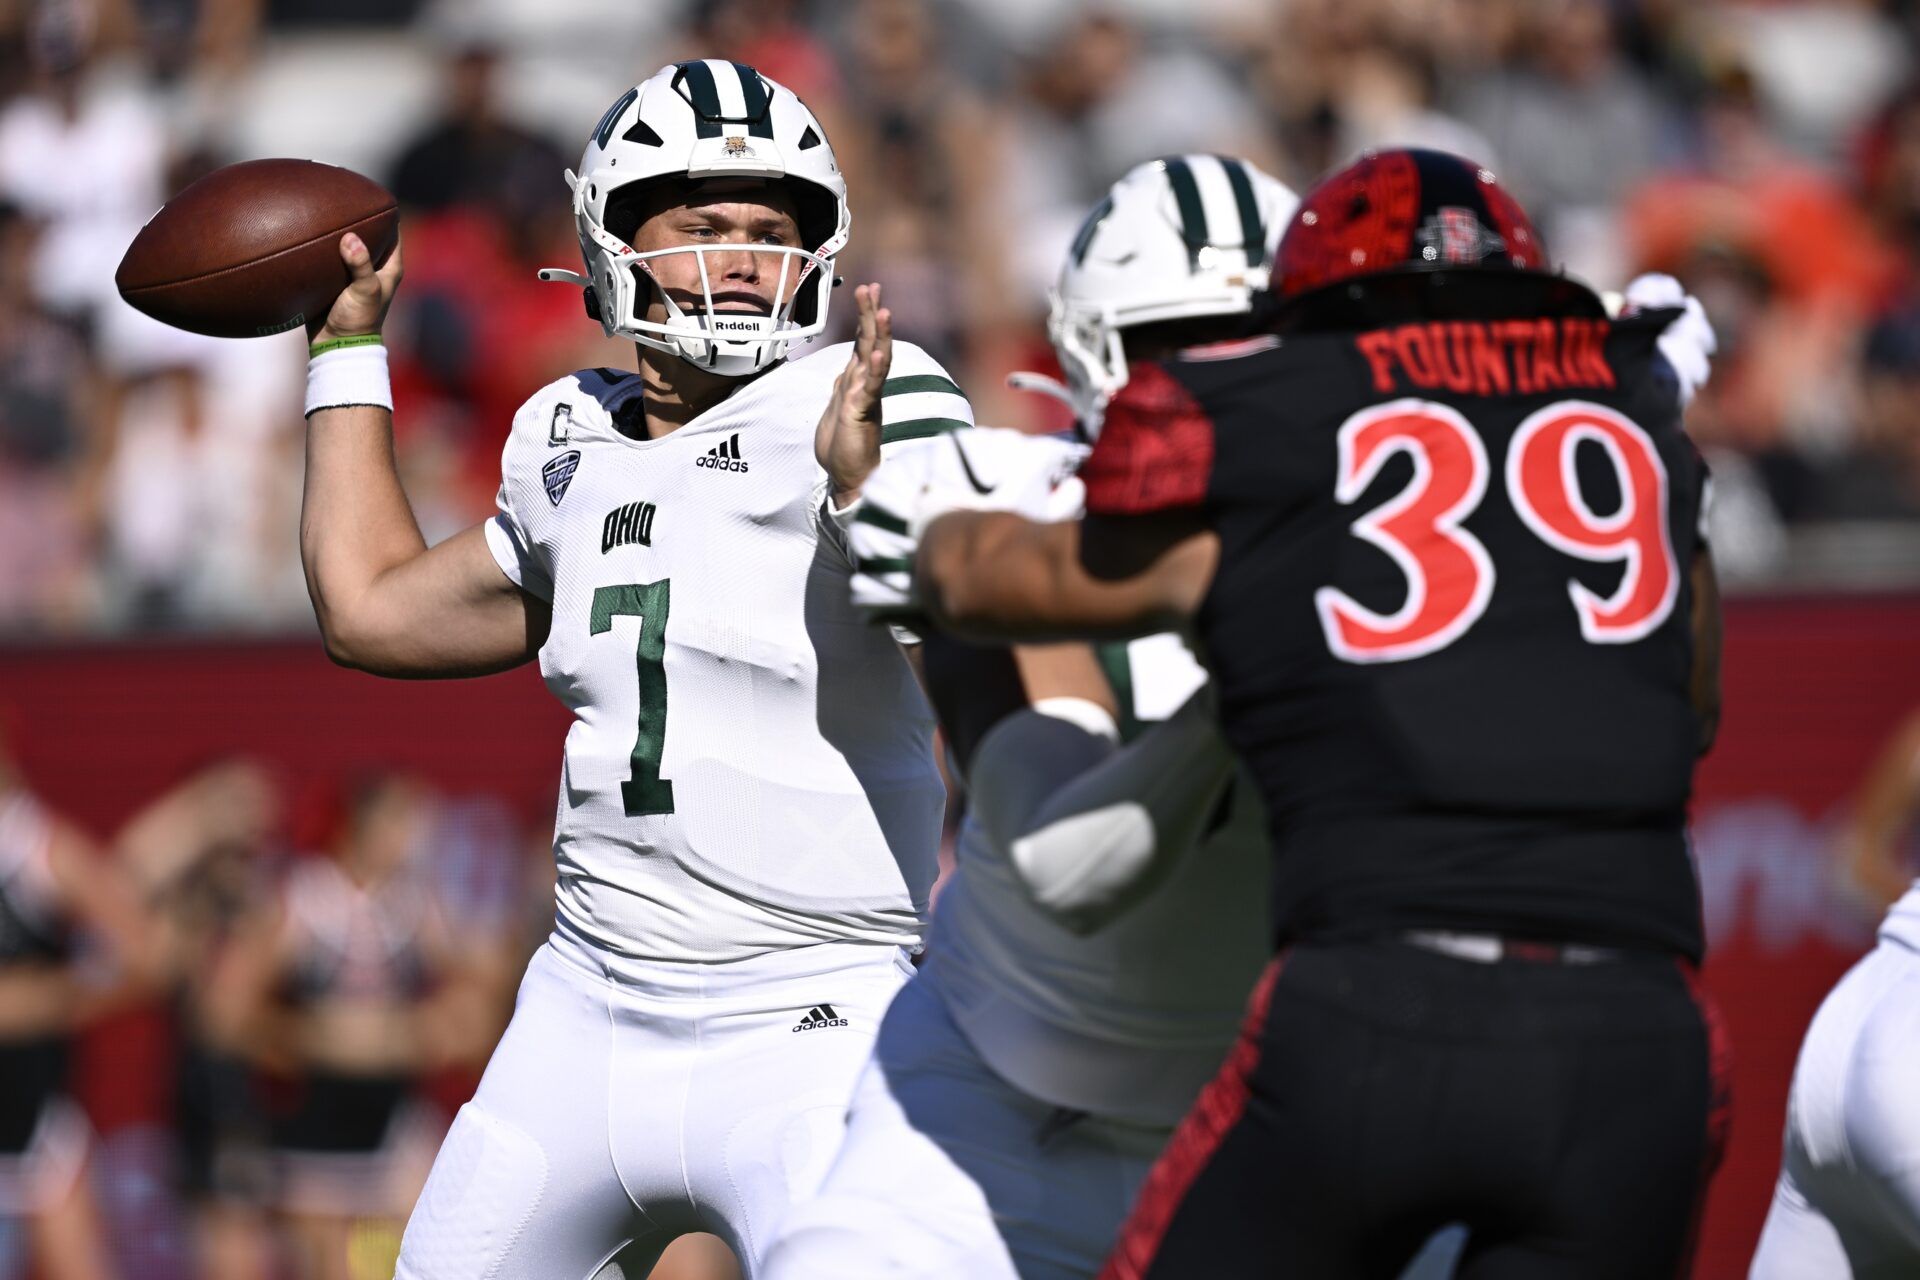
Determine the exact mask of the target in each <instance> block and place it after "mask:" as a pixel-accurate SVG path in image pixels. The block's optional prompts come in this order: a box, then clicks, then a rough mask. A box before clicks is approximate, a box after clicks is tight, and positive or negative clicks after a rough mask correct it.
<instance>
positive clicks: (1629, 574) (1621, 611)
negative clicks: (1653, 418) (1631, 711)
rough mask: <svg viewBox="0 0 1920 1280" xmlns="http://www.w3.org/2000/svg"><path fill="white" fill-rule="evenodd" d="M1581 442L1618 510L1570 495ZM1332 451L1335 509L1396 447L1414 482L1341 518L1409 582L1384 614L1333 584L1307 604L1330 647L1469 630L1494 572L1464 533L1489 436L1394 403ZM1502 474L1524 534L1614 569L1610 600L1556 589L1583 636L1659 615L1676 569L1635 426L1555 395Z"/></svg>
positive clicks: (1356, 651)
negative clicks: (1604, 468) (1601, 461)
mask: <svg viewBox="0 0 1920 1280" xmlns="http://www.w3.org/2000/svg"><path fill="white" fill-rule="evenodd" d="M1583 443H1587V444H1593V445H1596V446H1598V447H1599V449H1600V450H1601V451H1602V452H1603V453H1604V454H1605V456H1606V458H1607V459H1608V461H1609V463H1610V464H1611V465H1612V468H1613V472H1614V478H1615V480H1616V482H1617V485H1618V491H1619V495H1620V504H1619V508H1618V509H1617V510H1615V511H1613V512H1611V513H1609V514H1607V515H1600V514H1598V513H1596V512H1595V511H1594V509H1593V506H1592V504H1591V502H1590V500H1589V499H1590V495H1588V494H1586V493H1584V492H1583V491H1582V489H1581V485H1580V479H1579V475H1578V472H1577V469H1576V467H1575V465H1574V460H1575V454H1576V452H1577V450H1578V449H1579V447H1580V445H1582V444H1583ZM1338 449H1339V458H1338V467H1339V471H1338V478H1337V481H1336V485H1335V497H1336V498H1338V500H1339V501H1340V502H1341V503H1343V504H1351V503H1354V502H1356V501H1358V500H1359V499H1360V497H1361V496H1362V495H1363V494H1364V493H1365V492H1366V490H1367V489H1368V487H1369V486H1370V485H1371V484H1372V483H1373V481H1374V479H1375V478H1376V477H1377V476H1378V475H1379V473H1380V471H1381V469H1382V468H1383V467H1384V466H1385V465H1386V464H1387V463H1388V461H1389V460H1391V459H1393V458H1394V457H1396V456H1398V455H1400V454H1405V455H1407V456H1408V458H1409V459H1410V460H1411V461H1412V463H1413V478H1412V479H1411V480H1410V481H1409V482H1408V484H1407V485H1406V487H1405V488H1403V489H1402V490H1401V491H1400V492H1399V493H1397V494H1395V495H1394V496H1392V497H1391V498H1389V499H1387V500H1386V501H1385V502H1382V503H1380V504H1379V505H1378V506H1376V507H1373V508H1372V509H1370V510H1368V511H1366V512H1364V513H1362V514H1361V515H1360V516H1359V517H1358V518H1356V519H1355V520H1354V521H1353V524H1352V525H1351V526H1350V527H1351V530H1352V532H1353V535H1354V536H1355V537H1357V538H1362V539H1364V540H1366V541H1367V542H1370V543H1372V544H1373V545H1374V546H1377V547H1379V548H1380V549H1381V550H1382V551H1384V552H1385V553H1386V554H1387V555H1388V556H1390V557H1392V559H1393V561H1394V564H1395V565H1396V566H1397V567H1398V569H1399V571H1400V573H1401V574H1402V575H1403V576H1404V578H1405V579H1406V599H1405V602H1404V603H1403V604H1402V605H1401V606H1400V608H1398V609H1396V610H1395V611H1393V612H1392V613H1390V614H1383V613H1379V612H1377V611H1375V610H1372V609H1369V608H1368V607H1366V606H1365V605H1363V604H1361V603H1360V602H1359V601H1357V600H1355V599H1354V598H1353V597H1352V596H1350V595H1348V594H1346V593H1345V592H1343V591H1341V590H1340V589H1338V588H1337V587H1331V586H1328V587H1322V588H1320V589H1319V590H1318V591H1317V592H1316V593H1315V596H1314V603H1315V605H1316V607H1317V608H1318V610H1319V614H1320V625H1321V628H1322V630H1323V631H1324V633H1325V635H1326V640H1327V646H1328V648H1329V649H1331V650H1332V652H1333V654H1334V655H1335V656H1336V657H1339V658H1341V659H1343V660H1345V661H1347V662H1359V663H1374V662H1402V661H1406V660H1407V659H1410V658H1418V657H1422V656H1424V655H1426V654H1430V653H1437V652H1438V651H1440V650H1442V649H1444V648H1446V647H1447V646H1448V645H1450V644H1452V643H1454V642H1455V641H1456V640H1458V639H1460V637H1462V636H1463V635H1465V634H1467V632H1468V631H1469V630H1471V629H1472V627H1473V625H1474V623H1475V622H1476V621H1478V619H1479V618H1480V616H1481V615H1482V614H1483V613H1485V612H1486V609H1487V606H1488V604H1489V603H1490V602H1491V601H1492V600H1493V598H1494V593H1495V591H1496V590H1498V579H1499V566H1498V565H1497V564H1496V563H1495V562H1494V558H1493V556H1492V555H1491V554H1489V552H1488V550H1487V548H1486V546H1485V545H1484V544H1482V543H1481V541H1480V540H1479V539H1478V538H1476V537H1474V535H1473V534H1472V533H1471V532H1470V531H1469V530H1467V529H1466V528H1464V527H1463V525H1464V522H1465V521H1466V520H1467V519H1468V517H1470V516H1471V515H1472V514H1473V513H1474V512H1475V511H1476V510H1478V509H1479V508H1480V506H1481V504H1482V503H1483V502H1484V501H1486V499H1487V491H1488V489H1489V487H1490V486H1491V484H1492V479H1493V467H1492V464H1491V462H1490V460H1489V458H1488V455H1487V448H1486V444H1485V442H1484V441H1483V440H1482V439H1481V438H1480V435H1479V433H1478V432H1477V431H1475V429H1474V427H1473V424H1472V423H1470V422H1468V421H1467V419H1466V418H1464V417H1463V416H1461V415H1460V413H1459V412H1457V411H1456V410H1453V409H1450V408H1448V407H1447V406H1445V405H1442V404H1437V403H1434V402H1433V401H1429V400H1418V399H1404V400H1395V401H1393V402H1391V403H1388V404H1384V405H1377V406H1374V407H1372V408H1368V409H1365V410H1362V411H1361V412H1359V413H1356V414H1354V415H1353V416H1352V417H1350V418H1348V419H1347V420H1346V422H1344V423H1343V424H1342V425H1341V427H1340V431H1339V437H1338ZM1504 474H1505V485H1504V489H1505V497H1506V501H1507V502H1508V503H1510V504H1511V506H1512V508H1513V511H1514V512H1515V514H1517V515H1518V516H1519V517H1520V519H1521V521H1522V522H1523V523H1524V524H1525V525H1526V527H1527V528H1528V529H1529V530H1530V531H1531V532H1532V533H1533V534H1534V536H1536V537H1538V538H1539V539H1541V540H1542V541H1544V542H1545V543H1547V544H1548V545H1549V546H1551V547H1553V548H1555V549H1556V550H1559V551H1562V552H1565V553H1566V554H1568V555H1572V556H1575V557H1578V558H1580V559H1583V560H1589V561H1594V562H1600V563H1618V564H1622V565H1623V566H1624V569H1623V573H1622V576H1621V580H1620V584H1619V586H1618V587H1617V588H1615V589H1614V591H1613V592H1612V593H1611V594H1609V595H1605V596H1602V595H1601V594H1599V593H1598V592H1596V591H1593V590H1592V589H1590V588H1588V587H1587V586H1586V585H1584V584H1583V583H1580V582H1578V581H1575V580H1572V579H1569V581H1568V583H1567V591H1568V595H1569V597H1570V600H1571V607H1572V610H1573V613H1574V615H1575V617H1576V618H1577V620H1578V623H1579V627H1580V634H1581V635H1582V637H1584V638H1585V639H1586V640H1587V642H1588V643H1591V644H1626V643H1631V642H1632V641H1635V640H1639V639H1642V638H1644V637H1645V636H1647V635H1650V634H1651V633H1653V632H1654V631H1655V630H1657V629H1658V628H1659V626H1660V625H1661V623H1663V622H1665V621H1666V619H1667V617H1668V616H1669V615H1670V614H1671V613H1672V612H1673V607H1674V602H1675V600H1676V599H1677V598H1678V594H1679V582H1680V569H1679V566H1678V565H1677V564H1676V562H1675V556H1674V551H1673V544H1672V540H1671V539H1670V537H1669V536H1668V532H1667V502H1668V483H1667V471H1666V467H1665V464H1664V463H1663V462H1662V461H1661V458H1660V453H1659V450H1658V449H1657V448H1656V447H1655V446H1654V443H1653V440H1652V439H1651V438H1650V437H1649V436H1648V435H1647V433H1646V431H1644V430H1643V429H1642V428H1641V427H1640V426H1638V425H1637V424H1636V423H1634V422H1633V421H1632V420H1631V419H1629V418H1627V417H1625V416H1624V415H1622V414H1621V413H1619V412H1617V411H1615V410H1613V409H1610V408H1608V407H1606V406H1605V405H1599V404H1594V403H1592V402H1590V401H1584V400H1562V401H1559V402H1557V403H1555V404H1552V405H1549V406H1547V407H1546V408H1544V409H1541V410H1539V411H1537V412H1535V413H1533V414H1531V415H1530V416H1528V417H1527V418H1526V420H1525V421H1523V422H1522V423H1521V424H1520V426H1519V428H1518V429H1517V430H1516V431H1515V432H1514V435H1513V438H1512V440H1511V442H1510V443H1509V444H1508V447H1507V455H1506V459H1505V467H1504Z"/></svg>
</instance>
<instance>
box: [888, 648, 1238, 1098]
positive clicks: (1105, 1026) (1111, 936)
mask: <svg viewBox="0 0 1920 1280" xmlns="http://www.w3.org/2000/svg"><path fill="white" fill-rule="evenodd" d="M1102 657H1103V662H1104V665H1106V666H1107V669H1108V673H1109V676H1110V678H1111V679H1112V682H1113V684H1114V686H1115V691H1116V693H1118V694H1119V695H1120V697H1121V699H1122V707H1121V712H1122V720H1123V721H1126V722H1128V723H1140V722H1144V721H1152V720H1157V719H1164V718H1165V717H1167V716H1168V715H1170V714H1171V713H1172V712H1173V711H1174V710H1175V709H1176V708H1178V707H1179V706H1180V704H1181V703H1182V702H1184V701H1186V699H1187V696H1188V695H1189V694H1191V693H1192V692H1193V691H1194V690H1195V689H1197V688H1198V687H1199V686H1200V685H1201V684H1202V683H1203V682H1204V681H1205V679H1206V675H1205V672H1204V671H1202V670H1201V668H1200V666H1199V664H1198V663H1197V662H1195V661H1194V659H1193V657H1192V655H1191V654H1189V653H1188V652H1187V650H1186V648H1185V647H1184V646H1183V645H1182V644H1181V643H1180V641H1179V640H1178V639H1177V638H1176V637H1173V636H1154V637H1149V638H1146V639H1143V640H1136V641H1134V642H1132V643H1131V644H1130V645H1126V646H1124V647H1123V646H1118V645H1115V646H1110V647H1104V648H1103V650H1102ZM1227 804H1228V814H1227V819H1226V822H1225V824H1224V825H1223V826H1221V827H1220V828H1219V829H1218V830H1217V831H1216V832H1215V833H1214V834H1213V835H1211V836H1210V837H1208V838H1207V840H1206V841H1205V843H1204V844H1203V846H1202V847H1200V848H1198V849H1194V850H1192V851H1190V852H1189V853H1188V854H1187V856H1185V857H1184V858H1182V859H1181V860H1180V861H1179V862H1178V863H1177V864H1176V865H1175V867H1174V869H1173V870H1172V872H1171V873H1170V874H1169V875H1168V877H1167V880H1166V882H1165V883H1164V884H1162V885H1160V886H1159V887H1158V888H1157V889H1155V890H1154V892H1153V895H1152V896H1151V897H1149V898H1148V899H1146V900H1145V901H1143V902H1140V903H1138V904H1136V905H1135V906H1133V907H1132V908H1130V909H1129V910H1127V911H1126V912H1125V913H1124V914H1122V915H1121V916H1120V917H1119V918H1118V919H1117V920H1115V921H1114V922H1112V923H1111V924H1108V925H1106V926H1104V927H1103V928H1100V929H1099V930H1097V931H1095V932H1093V933H1091V934H1088V935H1086V936H1081V935H1078V934H1074V933H1072V932H1070V931H1068V930H1066V929H1064V928H1062V927H1061V926H1060V925H1059V924H1057V923H1055V922H1054V920H1053V919H1052V918H1051V917H1050V916H1048V915H1047V914H1046V913H1045V912H1044V911H1043V910H1042V909H1041V908H1040V907H1038V906H1037V905H1036V904H1035V903H1034V901H1033V899H1032V897H1031V895H1030V894H1029V893H1028V892H1027V891H1026V889H1025V888H1024V887H1023V886H1022V885H1021V883H1020V879H1019V875H1018V873H1017V871H1016V870H1015V869H1014V867H1013V866H1012V864H1011V862H1010V861H1009V858H1008V854H1007V852H1006V850H1004V849H1002V848H999V847H997V846H996V845H995V843H994V841H993V840H991V839H989V838H988V837H987V836H986V834H985V832H984V830H983V829H982V828H981V827H980V825H979V824H977V823H975V822H973V821H971V820H969V821H968V822H967V823H966V824H965V825H964V826H963V827H962V828H961V832H960V840H959V846H958V851H957V853H958V859H957V869H956V871H955V874H954V876H953V878H952V879H951V880H950V881H949V882H948V884H947V887H946V888H945V890H944V891H943V892H942V893H941V896H940V901H939V905H938V906H937V908H936V909H935V916H934V926H933V929H934V938H933V945H932V948H931V950H930V953H929V962H928V965H927V968H926V971H925V973H926V976H928V977H929V978H931V979H932V980H933V981H934V982H935V983H936V984H937V987H938V989H939V990H940V992H941V994H942V996H943V997H944V998H945V1000H946V1002H947V1005H948V1007H949V1009H950V1010H951V1011H952V1014H953V1017H954V1021H955V1022H956V1023H957V1024H958V1025H959V1027H960V1028H961V1030H962V1031H963V1032H964V1033H965V1034H966V1036H967V1038H968V1039H969V1040H970V1041H971V1042H972V1043H973V1045H974V1047H975V1048H976V1049H977V1050H978V1051H979V1053H980V1056H981V1057H982V1058H984V1059H985V1060H986V1061H987V1063H988V1064H989V1065H990V1066H992V1067H993V1069H994V1070H995V1071H996V1072H997V1073H998V1074H999V1075H1001V1076H1002V1077H1003V1078H1004V1079H1006V1080H1007V1081H1008V1082H1010V1083H1011V1084H1013V1085H1015V1086H1016V1087H1018V1088H1019V1089H1021V1090H1022V1091H1024V1092H1025V1093H1027V1094H1028V1095H1030V1096H1032V1097H1035V1098H1038V1099H1041V1100H1043V1101H1045V1102H1048V1103H1051V1104H1053V1105H1055V1106H1060V1107H1068V1108H1072V1109H1074V1110H1078V1111H1086V1112H1089V1113H1092V1114H1094V1115H1099V1116H1106V1117H1111V1118H1118V1119H1123V1120H1130V1121H1134V1122H1137V1123H1142V1124H1153V1125H1167V1126H1171V1125H1172V1124H1174V1123H1175V1122H1176V1121H1178V1120H1179V1118H1180V1117H1181V1116H1182V1115H1184V1114H1185V1113H1186V1111H1187V1109H1188V1108H1189V1107H1190V1106H1191V1105H1192V1103H1193V1099H1194V1097H1195V1096H1196V1095H1197V1094H1198V1093H1199V1092H1200V1088H1201V1086H1202V1085H1203V1084H1205V1083H1206V1081H1207V1080H1208V1079H1209V1078H1210V1077H1212V1076H1213V1074H1214V1073H1215V1072H1216V1071H1217V1070H1218V1068H1219V1065H1220V1062H1221V1059H1223V1058H1224V1057H1225V1056H1226V1052H1227V1049H1228V1047H1229V1046H1230V1045H1231V1044H1232V1042H1233V1038H1234V1035H1235V1033H1236V1031H1237V1030H1238V1027H1239V1025H1240V1021H1241V1017H1242V1014H1243V1012H1244V1008H1245V1004H1246V1000H1247V996H1248V993H1249V992H1250V991H1251V989H1252V987H1253V983H1254V980H1255V978H1257V977H1258V976H1259V973H1260V969H1261V967H1262V966H1263V965H1264V964H1265V963H1266V961H1267V960H1268V958H1269V957H1270V955H1271V950H1272V947H1271V930H1270V928H1269V924H1268V921H1269V903H1268V895H1267V893H1266V890H1265V886H1266V884H1267V878H1268V868H1267V840H1266V830H1265V824H1264V817H1263V813H1262V809H1261V806H1260V804H1259V802H1258V800H1257V799H1256V797H1255V795H1254V793H1253V790H1252V788H1251V787H1249V786H1247V785H1245V783H1244V782H1238V783H1236V784H1235V785H1234V788H1233V791H1232V793H1231V794H1230V796H1229V799H1228V801H1227Z"/></svg>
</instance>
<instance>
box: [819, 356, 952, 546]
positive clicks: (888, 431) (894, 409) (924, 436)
mask: <svg viewBox="0 0 1920 1280" xmlns="http://www.w3.org/2000/svg"><path fill="white" fill-rule="evenodd" d="M828 358H830V357H828ZM973 425H974V421H973V405H972V404H971V403H970V402H969V401H968V400H967V397H966V393H965V392H963V391H961V390H960V385H959V384H958V383H956V382H955V381H954V380H953V378H952V377H951V376H950V375H949V374H948V373H947V371H946V369H945V368H944V367H943V366H942V365H941V364H940V362H939V361H938V360H935V359H934V358H933V357H932V356H930V355H928V354H927V353H926V352H925V351H923V350H922V349H920V348H919V347H916V346H914V345H913V344H912V343H911V342H895V343H894V344H893V365H892V367H891V368H890V369H889V370H888V372H887V380H886V382H885V383H884V384H883V385H882V387H881V389H880V456H881V457H882V458H886V457H890V456H891V455H892V454H894V453H895V452H897V451H899V450H901V449H911V448H915V447H918V446H919V445H921V444H922V442H924V441H928V440H933V439H936V438H938V437H940V436H943V435H946V434H947V433H948V432H951V431H960V430H963V429H965V428H967V427H971V426H973ZM820 494H821V502H820V503H819V504H816V505H817V509H818V510H819V511H820V512H821V513H822V514H823V515H825V516H827V517H829V518H827V519H825V520H822V521H821V525H822V527H823V529H824V530H825V531H826V532H827V534H828V537H829V538H830V539H831V541H832V542H833V544H834V546H836V547H838V548H839V549H840V551H841V553H842V555H843V556H845V557H846V558H847V560H848V563H849V564H851V563H852V557H851V555H850V554H849V553H848V552H847V543H846V532H845V530H844V529H843V528H842V527H841V521H842V520H844V519H845V518H846V517H843V516H840V515H839V513H837V512H836V511H835V510H834V509H833V507H832V506H831V503H830V500H829V499H828V498H827V479H826V472H825V471H824V470H823V471H822V472H821V474H820Z"/></svg>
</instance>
